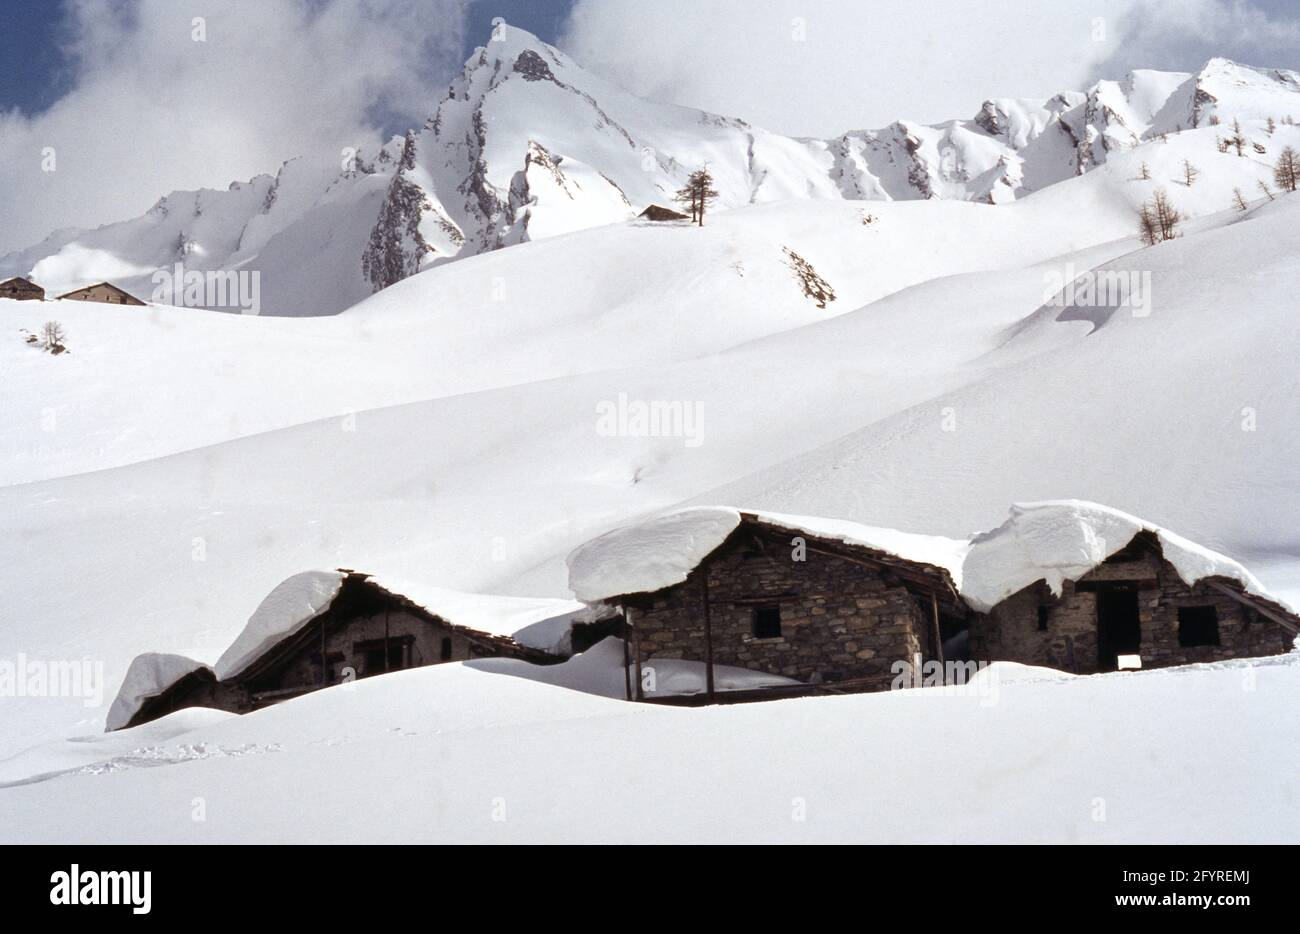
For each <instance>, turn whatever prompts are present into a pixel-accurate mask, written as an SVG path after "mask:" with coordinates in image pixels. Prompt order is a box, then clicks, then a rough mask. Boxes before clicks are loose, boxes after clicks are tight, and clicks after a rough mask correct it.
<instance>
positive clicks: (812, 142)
mask: <svg viewBox="0 0 1300 934" xmlns="http://www.w3.org/2000/svg"><path fill="white" fill-rule="evenodd" d="M1297 116H1300V74H1297V73H1296V72H1293V71H1280V70H1273V71H1268V70H1262V69H1255V68H1249V67H1246V66H1242V65H1237V64H1234V63H1233V62H1229V61H1227V60H1224V59H1212V60H1211V61H1209V62H1208V63H1207V64H1206V65H1205V67H1204V68H1202V69H1201V70H1200V71H1199V72H1197V73H1195V74H1184V73H1172V72H1158V71H1134V72H1132V73H1130V74H1129V75H1127V76H1126V77H1125V78H1124V79H1122V80H1120V81H1100V82H1098V83H1097V84H1096V85H1094V86H1093V87H1092V88H1090V89H1089V90H1087V91H1084V92H1073V91H1072V92H1065V93H1061V94H1058V95H1056V96H1055V97H1052V98H1050V99H1048V100H1043V101H1039V100H1020V99H1010V98H1005V99H993V100H988V101H985V102H984V103H983V105H982V106H981V107H980V109H979V111H978V113H976V114H975V115H974V116H973V117H971V118H970V119H967V120H953V121H950V122H947V123H942V124H938V125H934V126H927V125H922V124H916V123H911V122H907V121H901V120H900V121H897V122H895V123H893V124H891V125H890V126H888V127H885V128H883V129H878V130H856V131H851V132H847V133H844V134H843V135H841V136H839V137H836V138H834V139H829V140H817V139H796V138H792V137H787V136H781V135H779V134H776V133H770V132H767V131H765V130H762V129H759V128H757V127H753V126H750V125H749V124H747V123H745V122H744V121H743V120H739V119H735V118H729V117H721V116H717V115H714V114H709V113H705V112H703V111H698V110H692V109H689V108H685V107H677V106H672V105H665V104H658V103H652V102H649V101H646V100H643V99H640V98H638V97H636V96H634V95H632V94H630V93H628V92H627V91H625V90H623V89H621V88H618V87H616V86H614V85H612V84H610V83H608V82H606V81H604V80H603V79H601V78H599V77H598V76H596V75H593V74H591V73H589V72H586V71H584V70H583V69H582V68H581V67H580V66H579V65H577V64H576V63H575V62H573V61H572V60H571V59H569V58H568V57H567V56H565V55H564V54H563V53H562V52H560V51H559V50H558V49H555V48H553V47H551V46H549V45H547V44H546V43H544V42H542V41H540V40H539V39H537V38H536V37H535V36H532V35H530V34H529V33H527V32H524V31H522V30H518V29H514V28H513V27H509V26H498V27H497V28H496V29H495V30H494V32H493V35H492V38H491V40H490V41H489V42H488V43H487V44H486V45H485V46H483V47H482V48H480V49H478V50H476V52H475V53H474V55H473V56H471V58H470V59H469V61H468V62H467V63H466V64H465V68H464V70H463V72H462V73H461V75H460V76H459V77H458V78H457V79H456V80H455V81H454V82H453V83H452V84H451V87H450V88H449V89H448V91H447V94H446V96H445V98H444V99H443V100H442V101H441V102H440V103H439V105H438V107H437V110H436V112H435V113H434V115H433V116H432V117H430V118H429V119H428V120H427V121H426V122H425V125H424V126H423V128H422V129H420V130H419V131H418V132H410V133H407V134H406V136H405V137H404V138H403V137H395V138H394V139H393V140H391V141H390V142H389V143H387V144H386V145H385V146H384V147H382V148H381V149H380V150H379V151H378V152H376V153H373V154H366V153H352V152H349V153H346V154H345V156H346V158H345V159H344V160H343V164H342V166H340V165H339V164H338V163H337V162H334V161H333V160H332V159H331V160H324V161H323V162H322V161H317V162H315V163H309V162H307V161H305V160H302V159H297V160H291V161H289V162H286V163H285V164H284V166H282V167H281V169H280V171H279V173H278V174H277V175H276V176H275V177H274V178H273V177H271V176H269V175H262V176H258V177H256V178H254V179H251V180H250V181H248V182H244V183H240V182H236V183H233V184H232V185H231V186H230V188H229V190H228V191H213V190H209V189H204V190H200V191H191V192H175V193H173V194H170V195H168V196H166V197H164V198H162V199H161V200H159V202H158V203H157V204H156V205H154V207H153V208H151V209H150V210H149V212H148V213H146V214H145V215H143V216H141V217H139V218H136V219H134V220H129V221H123V222H121V223H116V224H109V225H106V226H104V227H100V228H98V229H96V230H89V231H88V230H75V229H74V230H64V231H59V232H56V233H54V234H52V235H51V236H50V237H49V238H47V239H46V240H45V241H43V242H42V243H40V244H38V245H36V246H33V247H31V248H29V249H26V250H22V251H19V252H16V253H12V254H9V255H8V256H5V257H3V258H0V276H3V275H25V276H30V277H32V278H34V279H35V280H36V281H39V282H41V283H42V284H44V285H46V286H47V287H48V288H52V289H65V288H72V287H74V286H76V285H80V284H84V283H85V282H88V281H98V280H102V279H113V280H114V281H116V282H118V283H119V284H121V285H123V286H124V287H126V288H128V289H129V290H131V291H133V292H135V293H136V294H142V295H145V296H148V295H150V294H151V292H152V289H153V285H152V281H153V280H152V277H153V275H154V273H155V271H156V270H158V269H160V268H164V269H166V268H171V267H172V265H173V264H174V263H176V262H184V263H185V265H186V268H187V269H199V270H242V271H245V272H257V273H258V274H259V275H260V276H261V288H262V296H263V297H262V307H263V309H264V310H265V311H264V313H269V314H284V315H320V314H332V313H336V312H339V311H342V310H343V309H345V308H347V307H349V306H350V305H352V304H355V303H356V302H357V301H360V300H361V299H363V298H364V297H365V296H366V295H368V294H370V293H371V292H373V291H377V290H379V289H381V288H385V287H387V286H389V285H391V284H392V283H394V282H396V281H399V280H400V279H402V278H405V277H407V276H409V275H412V274H414V273H415V272H418V271H419V270H420V269H422V268H426V267H428V266H429V265H431V264H436V263H440V262H447V261H449V260H452V259H455V258H459V257H463V256H467V255H472V254H475V253H480V252H483V251H485V250H493V249H498V248H501V247H505V246H509V245H512V244H516V243H520V242H523V241H526V240H531V239H539V238H543V237H549V236H554V235H556V234H562V233H567V232H571V231H574V230H581V229H585V228H589V227H593V226H598V225H601V224H607V223H614V222H621V221H626V220H630V219H632V218H634V217H635V216H636V215H637V214H638V213H639V212H640V211H641V210H642V209H643V208H644V207H645V206H646V205H647V204H652V203H668V202H669V201H670V199H671V197H672V194H673V192H675V191H676V190H677V189H678V188H679V187H681V185H682V183H683V182H684V181H685V178H686V175H687V174H688V173H689V172H690V171H691V169H693V168H696V167H698V166H699V165H701V164H703V163H706V162H707V163H708V165H709V168H710V171H711V172H712V173H713V175H714V177H715V180H716V187H717V189H718V191H719V199H718V205H717V207H718V208H721V209H725V208H728V207H735V206H739V205H743V204H749V203H754V202H766V201H775V200H781V199H790V198H831V199H862V200H910V199H925V198H945V199H958V200H967V201H979V202H986V203H990V204H1001V203H1005V202H1009V201H1013V200H1015V199H1017V198H1021V197H1023V196H1025V195H1026V194H1029V193H1031V192H1033V191H1036V190H1038V189H1041V188H1043V187H1046V186H1048V185H1051V184H1053V183H1055V182H1058V181H1061V180H1063V179H1066V178H1069V177H1071V176H1074V175H1078V174H1082V173H1084V172H1087V171H1089V170H1090V169H1092V168H1094V167H1096V166H1097V165H1100V164H1102V163H1104V162H1105V161H1106V158H1107V156H1108V154H1109V153H1111V152H1114V151H1116V150H1118V149H1129V148H1132V147H1135V146H1140V145H1143V144H1145V143H1146V142H1148V141H1151V140H1154V139H1156V138H1159V137H1162V136H1165V135H1167V134H1170V133H1177V132H1179V131H1181V130H1185V129H1192V128H1196V127H1199V126H1203V125H1206V124H1208V123H1213V122H1216V121H1218V120H1222V121H1223V122H1224V123H1229V122H1231V120H1232V119H1234V118H1239V119H1242V120H1249V119H1258V120H1264V119H1266V118H1269V117H1272V118H1273V119H1275V120H1277V121H1279V122H1280V121H1284V120H1287V119H1288V118H1292V119H1294V118H1295V117H1297ZM322 166H323V167H322Z"/></svg>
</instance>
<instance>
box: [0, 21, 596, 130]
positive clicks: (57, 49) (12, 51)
mask: <svg viewBox="0 0 1300 934" xmlns="http://www.w3.org/2000/svg"><path fill="white" fill-rule="evenodd" d="M253 2H275V0H253ZM66 5H67V0H3V18H4V23H5V28H4V29H0V62H4V79H3V81H2V82H0V110H9V109H11V108H17V109H18V110H19V111H21V112H22V113H23V114H26V115H27V116H32V115H36V114H40V113H41V112H43V111H44V110H46V109H47V108H48V107H50V105H52V104H53V103H54V102H55V101H57V100H58V99H59V98H60V97H62V96H63V95H64V94H66V93H67V92H68V91H69V90H70V89H71V87H72V85H73V82H74V80H75V71H74V68H73V65H74V63H73V62H72V61H70V60H69V57H68V56H67V55H66V54H65V53H64V51H63V49H62V43H63V40H64V39H66V36H65V35H64V30H63V29H62V28H61V26H62V21H63V18H64V14H65V7H66ZM572 6H573V0H470V3H469V5H468V8H467V10H466V11H465V40H464V42H463V43H462V49H463V53H464V54H463V55H462V56H461V59H462V60H464V59H465V58H468V57H469V53H470V52H472V51H473V50H474V48H475V47H476V46H478V45H481V44H482V43H483V41H484V40H485V39H486V37H487V36H488V35H489V34H490V33H491V29H492V20H493V19H494V18H495V17H498V16H500V17H502V18H503V19H505V21H506V22H508V23H510V24H512V25H515V26H519V27H520V28H522V29H526V30H528V31H529V32H531V33H533V34H534V35H537V36H540V37H541V38H542V39H544V40H546V41H547V42H554V41H556V39H557V38H558V37H559V35H560V30H561V28H562V27H563V25H564V21H565V19H566V17H567V16H568V15H569V10H570V8H571V7H572ZM453 76H454V70H452V69H448V70H447V75H446V78H447V79H448V80H450V79H451V78H452V77H453ZM388 129H393V128H391V127H390V128H388Z"/></svg>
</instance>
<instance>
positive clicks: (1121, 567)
mask: <svg viewBox="0 0 1300 934" xmlns="http://www.w3.org/2000/svg"><path fill="white" fill-rule="evenodd" d="M1297 627H1300V619H1298V618H1297V617H1295V616H1294V615H1293V614H1292V613H1290V611H1288V610H1287V609H1286V608H1285V607H1283V606H1282V605H1281V604H1279V603H1277V602H1275V601H1273V600H1272V599H1270V598H1268V597H1266V596H1263V595H1261V594H1259V593H1252V592H1250V591H1249V590H1248V589H1247V588H1246V587H1245V586H1243V583H1242V581H1241V580H1239V579H1238V577H1237V576H1233V575H1210V576H1207V577H1204V578H1200V579H1198V580H1197V581H1196V582H1195V583H1191V584H1189V583H1187V582H1186V581H1185V580H1184V579H1183V578H1182V576H1180V574H1179V572H1178V570H1177V568H1175V567H1174V565H1173V564H1171V563H1170V562H1169V561H1168V560H1167V559H1166V558H1165V555H1164V549H1163V547H1162V545H1161V541H1160V537H1159V535H1157V534H1156V533H1155V532H1152V531H1148V530H1142V531H1139V532H1137V533H1136V534H1135V535H1134V536H1133V538H1132V539H1131V540H1129V541H1128V542H1127V543H1126V544H1125V545H1124V546H1123V547H1122V548H1120V549H1119V550H1118V551H1116V552H1115V553H1114V554H1112V555H1110V556H1109V557H1107V558H1106V559H1105V560H1103V561H1101V562H1100V563H1099V564H1097V565H1096V566H1095V567H1093V568H1091V569H1089V570H1087V571H1086V572H1084V573H1082V574H1079V575H1078V576H1077V577H1075V578H1074V579H1070V578H1065V579H1063V580H1062V581H1061V582H1060V585H1059V592H1056V593H1054V592H1053V590H1052V588H1051V587H1049V586H1048V584H1047V583H1046V581H1045V580H1043V579H1039V580H1037V581H1035V582H1034V583H1032V584H1029V585H1028V586H1026V587H1023V588H1022V589H1020V590H1018V591H1017V592H1016V593H1014V594H1011V595H1010V596H1008V597H1006V598H1005V599H1003V600H1001V601H1000V602H998V603H997V604H995V605H994V606H993V607H992V608H990V609H989V611H988V613H987V614H978V613H977V614H973V615H972V617H971V623H970V654H971V657H972V658H976V659H989V660H997V661H1013V662H1020V663H1023V664H1026V665H1043V666H1046V667H1049V668H1056V669H1059V670H1061V671H1069V672H1073V673H1075V674H1093V673H1095V672H1102V671H1115V670H1117V669H1119V668H1138V667H1140V668H1163V667H1166V666H1169V665H1185V664H1190V663H1193V662H1212V661H1219V660H1222V659H1228V658H1250V657H1254V656H1259V655H1275V654H1279V653H1282V652H1286V651H1289V650H1290V648H1291V645H1292V643H1293V641H1294V639H1295V636H1296V633H1297V631H1300V629H1298V628H1297Z"/></svg>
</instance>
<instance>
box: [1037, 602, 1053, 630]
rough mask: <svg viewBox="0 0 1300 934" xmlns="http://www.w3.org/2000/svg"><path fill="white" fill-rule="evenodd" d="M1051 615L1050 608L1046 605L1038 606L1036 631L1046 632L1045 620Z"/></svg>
mask: <svg viewBox="0 0 1300 934" xmlns="http://www.w3.org/2000/svg"><path fill="white" fill-rule="evenodd" d="M1051 615H1052V608H1051V607H1050V606H1048V605H1047V604H1046V603H1040V604H1038V631H1039V632H1047V620H1048V618H1049V617H1051Z"/></svg>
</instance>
